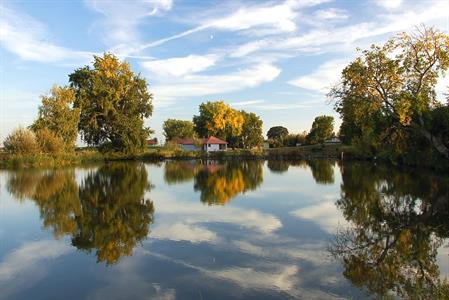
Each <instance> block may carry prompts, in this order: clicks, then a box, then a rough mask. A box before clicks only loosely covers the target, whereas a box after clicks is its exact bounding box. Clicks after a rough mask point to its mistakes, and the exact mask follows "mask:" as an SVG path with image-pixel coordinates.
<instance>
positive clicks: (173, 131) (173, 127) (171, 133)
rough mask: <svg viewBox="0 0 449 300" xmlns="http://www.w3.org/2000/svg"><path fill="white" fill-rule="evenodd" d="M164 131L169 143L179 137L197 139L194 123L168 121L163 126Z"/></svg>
mask: <svg viewBox="0 0 449 300" xmlns="http://www.w3.org/2000/svg"><path fill="white" fill-rule="evenodd" d="M162 128H163V130H164V136H165V139H166V140H167V141H169V140H171V139H173V138H175V137H178V138H193V137H195V130H194V127H193V122H191V121H184V120H176V119H168V120H166V121H165V122H164V124H163V125H162Z"/></svg>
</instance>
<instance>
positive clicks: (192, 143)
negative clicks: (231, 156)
mask: <svg viewBox="0 0 449 300" xmlns="http://www.w3.org/2000/svg"><path fill="white" fill-rule="evenodd" d="M170 142H172V143H174V144H177V145H179V146H181V148H182V149H183V150H186V151H195V150H204V151H207V152H215V151H226V150H227V148H228V142H226V141H223V140H221V139H219V138H217V137H214V136H210V137H208V138H203V139H197V140H195V139H189V138H187V139H181V138H174V139H172V140H171V141H170Z"/></svg>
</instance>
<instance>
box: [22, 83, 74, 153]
mask: <svg viewBox="0 0 449 300" xmlns="http://www.w3.org/2000/svg"><path fill="white" fill-rule="evenodd" d="M74 102H75V91H74V90H73V89H72V88H70V87H60V86H57V85H55V86H54V87H53V88H52V89H51V90H50V93H49V94H48V95H45V96H42V104H41V106H39V112H38V117H37V119H36V120H35V121H34V123H33V124H32V125H31V126H30V128H31V129H32V130H33V131H34V132H38V131H39V130H43V129H45V128H46V129H48V130H50V131H51V132H52V133H53V134H54V135H55V136H56V137H58V138H59V139H61V140H62V141H63V142H64V144H65V147H66V150H73V149H74V147H75V142H76V138H77V136H78V124H79V120H80V109H79V108H74V107H73V104H74Z"/></svg>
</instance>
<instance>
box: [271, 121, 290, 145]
mask: <svg viewBox="0 0 449 300" xmlns="http://www.w3.org/2000/svg"><path fill="white" fill-rule="evenodd" d="M287 135H288V129H287V128H285V127H283V126H274V127H271V128H270V129H269V130H268V132H267V137H268V140H269V143H270V147H279V146H282V145H283V140H284V138H285V137H286V136H287Z"/></svg>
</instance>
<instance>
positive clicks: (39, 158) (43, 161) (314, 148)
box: [0, 144, 449, 173]
mask: <svg viewBox="0 0 449 300" xmlns="http://www.w3.org/2000/svg"><path fill="white" fill-rule="evenodd" d="M193 159H210V160H219V161H220V160H221V161H225V160H242V159H243V160H247V159H248V160H251V159H253V160H286V161H288V160H313V159H333V160H343V161H371V162H373V163H384V164H389V165H391V166H393V167H406V168H413V169H430V170H433V171H437V172H443V173H449V161H446V160H443V159H442V160H441V161H438V163H431V164H429V163H428V162H427V164H414V165H410V164H400V163H395V162H391V161H385V160H380V159H376V158H375V157H362V156H359V155H357V154H356V153H354V151H353V149H352V147H351V146H347V145H342V144H338V145H308V146H302V147H281V148H269V149H251V150H248V149H228V150H227V151H223V152H204V151H184V150H178V149H176V150H168V149H164V148H149V149H146V150H145V151H144V152H143V153H139V154H124V153H100V152H98V151H97V150H86V149H81V150H77V151H75V152H73V153H66V154H61V155H56V156H52V155H46V154H37V155H13V154H8V153H0V169H6V170H8V169H32V168H58V167H68V166H72V167H73V166H79V165H85V164H92V163H107V162H112V161H141V162H163V161H166V160H193Z"/></svg>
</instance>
